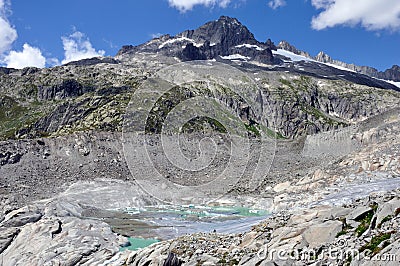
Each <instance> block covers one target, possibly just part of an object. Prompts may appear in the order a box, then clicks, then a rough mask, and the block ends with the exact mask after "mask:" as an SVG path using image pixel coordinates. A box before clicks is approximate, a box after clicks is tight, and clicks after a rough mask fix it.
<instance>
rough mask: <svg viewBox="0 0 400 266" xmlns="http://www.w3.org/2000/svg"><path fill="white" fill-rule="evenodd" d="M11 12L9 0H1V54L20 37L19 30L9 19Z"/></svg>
mask: <svg viewBox="0 0 400 266" xmlns="http://www.w3.org/2000/svg"><path fill="white" fill-rule="evenodd" d="M9 12H10V9H9V1H5V0H0V55H1V54H3V53H4V52H5V51H7V50H9V49H10V48H11V45H12V44H13V43H14V41H15V40H16V39H17V37H18V35H17V31H16V30H15V29H14V28H13V27H12V26H11V24H10V22H9V21H8V20H7V14H8V13H9Z"/></svg>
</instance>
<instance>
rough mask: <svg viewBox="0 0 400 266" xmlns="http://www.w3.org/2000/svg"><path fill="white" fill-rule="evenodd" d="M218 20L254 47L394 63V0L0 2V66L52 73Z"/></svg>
mask: <svg viewBox="0 0 400 266" xmlns="http://www.w3.org/2000/svg"><path fill="white" fill-rule="evenodd" d="M221 15H227V16H231V17H236V18H237V19H238V20H239V21H241V22H242V23H243V24H244V25H246V26H247V27H248V28H249V29H250V31H251V32H253V33H254V35H255V37H256V38H257V39H258V40H260V41H265V40H266V39H267V38H271V39H272V40H273V41H274V42H275V43H276V44H277V43H279V41H280V40H287V41H288V42H290V43H292V44H293V45H295V46H296V47H297V48H298V49H301V50H305V51H307V52H309V53H310V54H311V55H316V54H317V53H318V52H319V51H324V52H326V53H327V54H329V55H330V56H331V57H333V58H334V59H337V60H341V61H345V62H347V63H355V64H358V65H369V66H373V67H376V68H378V69H380V70H384V69H386V68H389V67H391V66H392V65H393V64H400V51H399V47H400V1H399V0H379V1H378V0H351V1H350V0H147V1H142V0H118V1H109V0H83V1H82V0H68V1H65V0H57V1H54V0H39V1H27V0H26V1H22V0H19V1H17V0H0V65H3V66H9V67H16V68H18V67H24V66H27V65H35V66H39V67H40V66H44V65H45V66H52V65H55V64H61V63H66V62H68V61H70V60H74V59H79V58H85V57H91V56H96V55H111V56H113V55H115V54H116V53H117V51H118V50H119V48H120V47H121V46H122V45H126V44H133V45H137V44H141V43H143V42H145V41H148V40H149V39H151V38H152V36H154V35H157V34H166V33H169V34H171V35H175V34H177V33H179V32H182V31H184V30H186V29H195V28H197V27H199V26H201V25H202V24H204V23H205V22H207V21H210V20H215V19H217V18H218V17H220V16H221Z"/></svg>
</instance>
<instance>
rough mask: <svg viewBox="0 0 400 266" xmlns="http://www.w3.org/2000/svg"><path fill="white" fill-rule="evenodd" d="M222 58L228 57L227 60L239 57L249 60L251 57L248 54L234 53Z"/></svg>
mask: <svg viewBox="0 0 400 266" xmlns="http://www.w3.org/2000/svg"><path fill="white" fill-rule="evenodd" d="M221 58H222V59H226V60H237V59H241V60H249V59H250V57H247V56H243V55H240V54H232V55H227V56H221Z"/></svg>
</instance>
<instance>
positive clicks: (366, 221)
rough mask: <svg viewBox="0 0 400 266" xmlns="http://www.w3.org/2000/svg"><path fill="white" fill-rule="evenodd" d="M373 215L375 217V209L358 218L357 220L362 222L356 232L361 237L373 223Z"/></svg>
mask: <svg viewBox="0 0 400 266" xmlns="http://www.w3.org/2000/svg"><path fill="white" fill-rule="evenodd" d="M372 217H374V210H370V211H369V212H367V213H365V215H363V216H362V217H360V218H359V219H357V222H360V224H359V225H358V227H357V228H356V234H357V236H358V237H360V236H361V235H362V234H364V232H365V231H367V229H368V228H369V226H370V224H371V221H372Z"/></svg>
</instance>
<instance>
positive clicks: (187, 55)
mask: <svg viewBox="0 0 400 266" xmlns="http://www.w3.org/2000/svg"><path fill="white" fill-rule="evenodd" d="M180 59H181V60H182V61H191V60H205V59H207V57H206V56H205V55H204V53H202V51H201V50H200V49H199V48H198V47H196V46H194V45H193V44H192V43H188V44H187V45H186V47H185V48H184V49H183V50H182V54H181V56H180Z"/></svg>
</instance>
